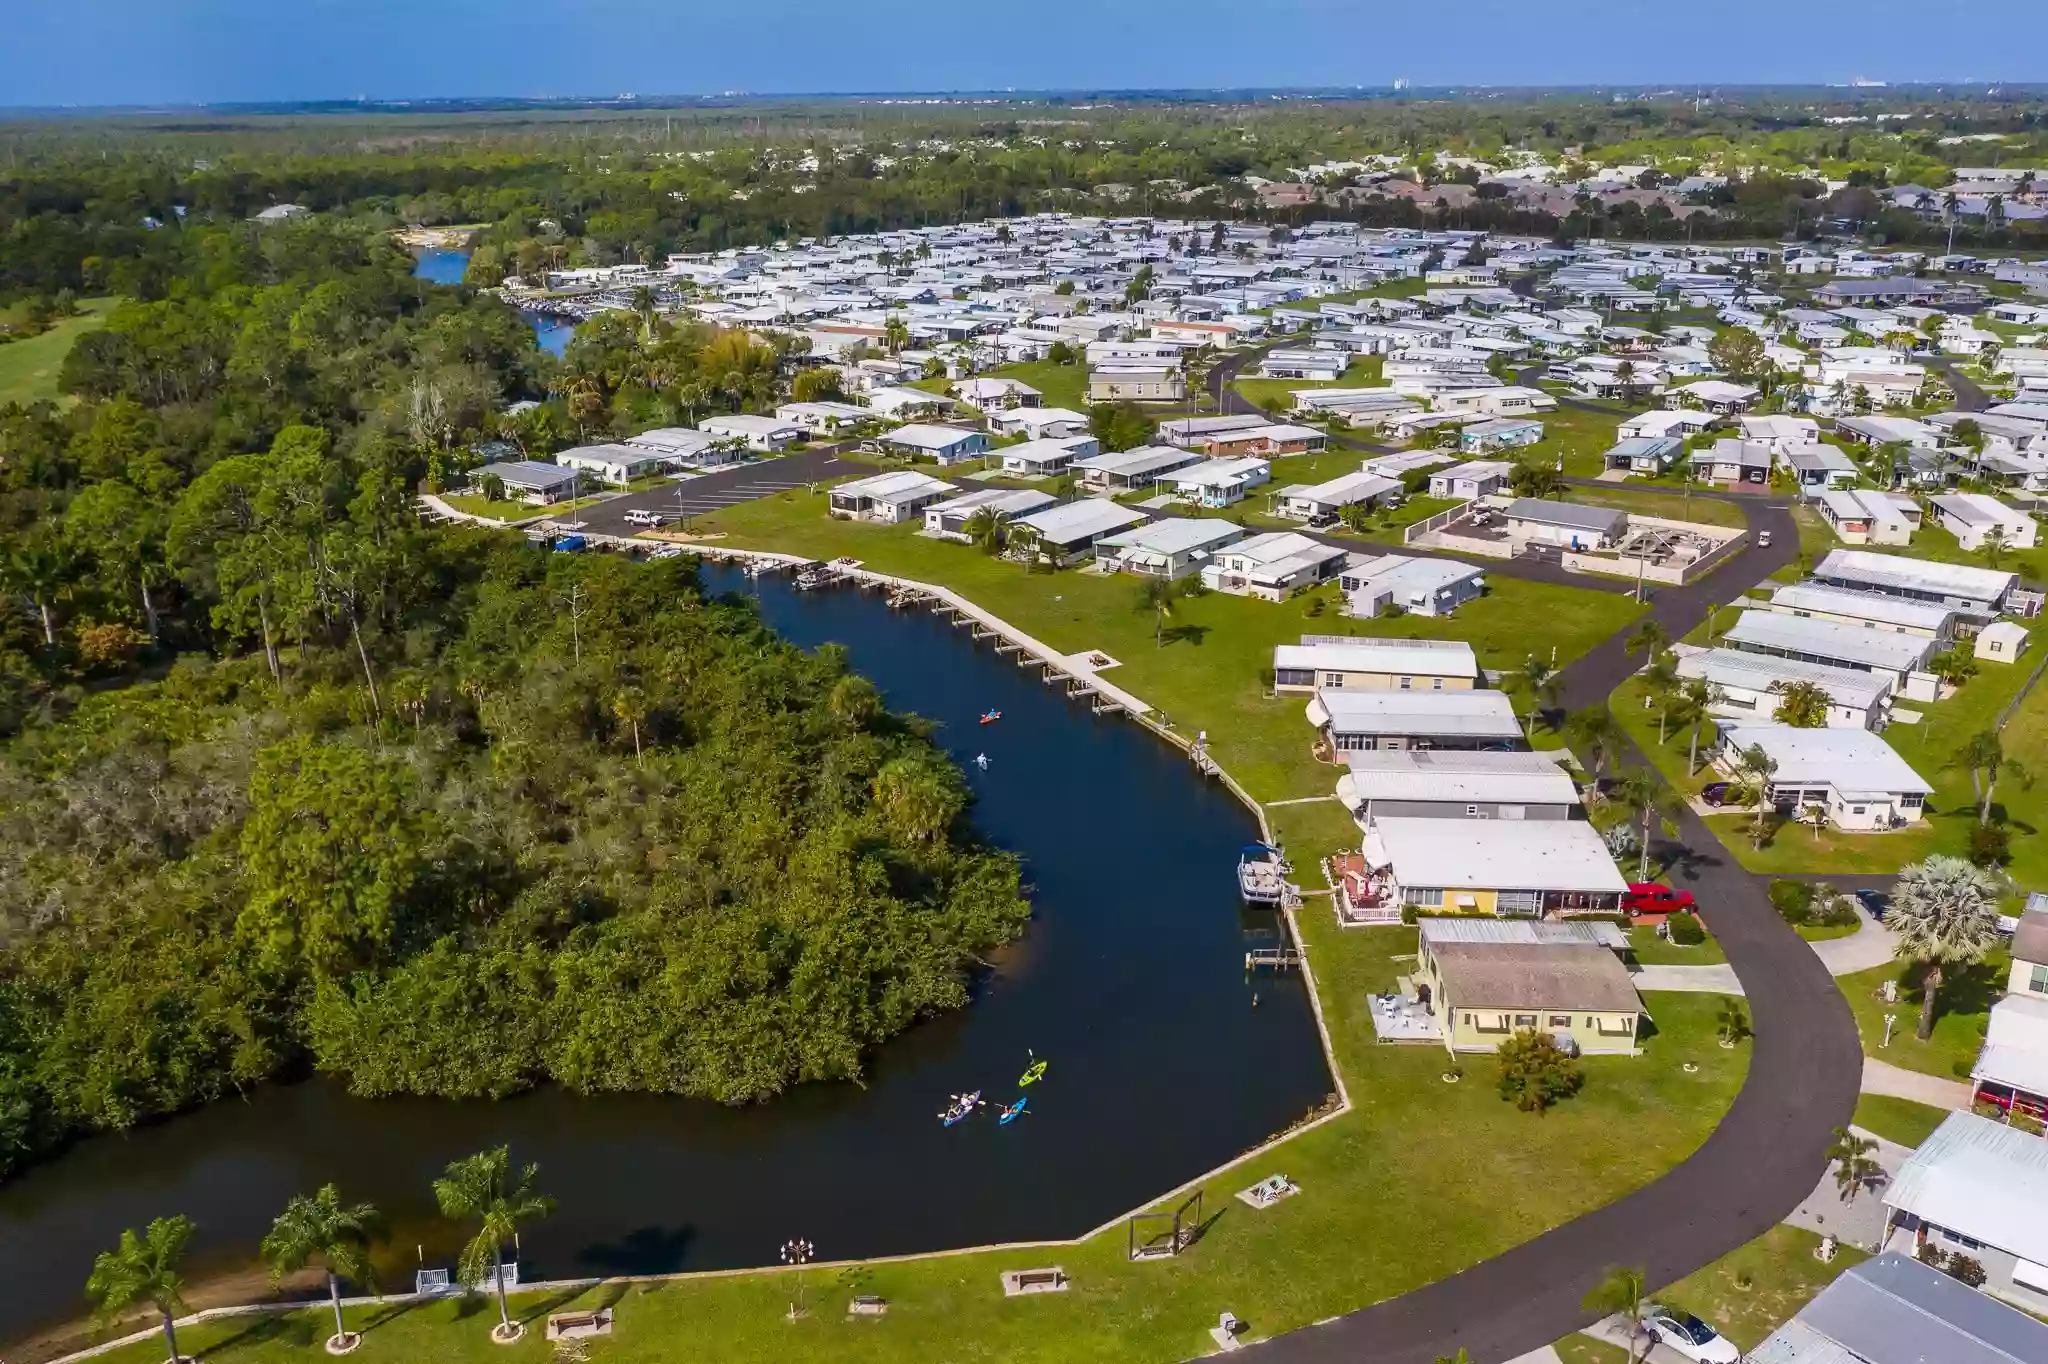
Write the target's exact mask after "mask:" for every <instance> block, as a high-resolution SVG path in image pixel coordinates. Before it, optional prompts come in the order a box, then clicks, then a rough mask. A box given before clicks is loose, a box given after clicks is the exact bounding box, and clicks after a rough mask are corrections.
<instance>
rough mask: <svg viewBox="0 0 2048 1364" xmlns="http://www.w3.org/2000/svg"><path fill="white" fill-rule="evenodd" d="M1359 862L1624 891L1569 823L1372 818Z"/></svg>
mask: <svg viewBox="0 0 2048 1364" xmlns="http://www.w3.org/2000/svg"><path fill="white" fill-rule="evenodd" d="M1365 860H1366V861H1367V863H1369V864H1370V865H1372V866H1376V867H1384V866H1391V867H1392V868H1393V872H1394V879H1395V880H1396V881H1399V882H1400V883H1401V884H1402V885H1404V886H1429V887H1434V886H1441V887H1443V888H1445V889H1447V890H1448V889H1459V888H1463V889H1472V890H1581V891H1605V892H1610V893H1613V894H1617V895H1618V894H1621V893H1622V892H1624V891H1626V890H1627V889H1628V882H1627V881H1626V880H1624V879H1623V877H1622V874H1621V872H1620V870H1619V869H1618V868H1617V867H1616V866H1615V865H1614V858H1613V857H1612V856H1611V855H1610V854H1609V853H1608V851H1607V844H1606V842H1605V840H1603V839H1602V838H1601V837H1600V835H1599V833H1598V832H1597V831H1596V830H1595V829H1594V828H1593V826H1592V825H1591V824H1588V823H1586V822H1585V821H1583V820H1576V819H1538V820H1500V819H1379V818H1375V819H1374V820H1373V821H1372V824H1371V826H1370V827H1369V828H1368V829H1367V830H1366V833H1365ZM2042 1144H2043V1146H2044V1147H2048V1142H2044V1143H2042Z"/></svg>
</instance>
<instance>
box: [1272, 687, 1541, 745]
mask: <svg viewBox="0 0 2048 1364" xmlns="http://www.w3.org/2000/svg"><path fill="white" fill-rule="evenodd" d="M1318 712H1320V715H1319V714H1318ZM1308 718H1309V723H1310V724H1312V725H1315V726H1317V727H1318V728H1321V727H1322V726H1324V725H1328V726H1329V727H1330V729H1331V730H1333V731H1334V732H1336V733H1339V734H1371V735H1381V734H1388V735H1392V734H1400V735H1428V736H1430V737H1434V738H1451V737H1459V738H1474V739H1502V740H1514V739H1520V738H1521V737H1522V724H1521V721H1520V720H1518V719H1516V717H1515V706H1514V702H1513V701H1512V700H1510V699H1509V697H1508V695H1507V693H1505V692H1498V691H1484V690H1481V689H1478V688H1474V689H1472V690H1469V691H1420V692H1415V691H1373V692H1367V691H1342V690H1325V691H1319V692H1317V693H1316V697H1315V699H1314V700H1313V701H1310V702H1309V703H1308Z"/></svg>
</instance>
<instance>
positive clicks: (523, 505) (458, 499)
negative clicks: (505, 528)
mask: <svg viewBox="0 0 2048 1364" xmlns="http://www.w3.org/2000/svg"><path fill="white" fill-rule="evenodd" d="M440 498H441V500H442V501H443V502H446V503H447V504H448V505H449V506H451V507H453V508H455V510H457V511H460V512H468V513H469V514H470V515H471V516H488V517H490V518H491V519H492V520H494V521H503V522H505V523H506V524H508V525H513V524H517V523H518V522H521V521H531V520H534V519H535V518H537V517H543V516H546V517H555V518H558V519H559V518H561V517H565V516H572V515H574V514H575V513H576V512H579V511H584V510H587V509H588V508H591V507H594V506H596V505H597V504H598V503H600V502H603V501H606V500H607V499H605V498H602V497H581V498H578V499H577V500H576V501H574V502H570V501H568V500H567V499H564V500H563V501H560V502H551V503H549V504H548V505H547V506H545V507H537V506H535V505H533V504H532V503H530V502H516V501H512V500H510V499H501V500H499V501H497V502H493V501H491V500H490V499H489V498H487V497H485V496H484V495H483V494H482V493H442V494H440Z"/></svg>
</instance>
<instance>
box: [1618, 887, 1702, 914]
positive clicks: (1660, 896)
mask: <svg viewBox="0 0 2048 1364" xmlns="http://www.w3.org/2000/svg"><path fill="white" fill-rule="evenodd" d="M1621 907H1622V909H1623V910H1624V911H1625V912H1626V913H1627V914H1628V917H1629V918H1631V919H1640V918H1642V917H1643V916H1644V915H1645V914H1655V915H1665V914H1690V913H1692V912H1693V901H1692V892H1691V891H1689V890H1673V889H1672V888H1671V887H1669V886H1667V885H1664V884H1662V883H1661V882H1657V881H1631V882H1629V883H1628V894H1626V895H1624V896H1622V897H1621Z"/></svg>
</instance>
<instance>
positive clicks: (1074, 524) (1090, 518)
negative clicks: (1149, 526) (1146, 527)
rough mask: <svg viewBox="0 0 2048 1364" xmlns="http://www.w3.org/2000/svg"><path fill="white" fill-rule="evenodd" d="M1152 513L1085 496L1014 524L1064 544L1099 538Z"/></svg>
mask: <svg viewBox="0 0 2048 1364" xmlns="http://www.w3.org/2000/svg"><path fill="white" fill-rule="evenodd" d="M1150 519H1151V516H1150V515H1149V514H1148V513H1146V512H1141V511H1138V510H1136V509H1135V508H1132V507H1126V506H1124V505H1123V504H1121V503H1119V502H1113V501H1111V500H1110V499H1109V498H1106V497H1084V498H1082V499H1081V500H1080V501H1078V502H1066V503H1062V504H1061V505H1059V506H1057V507H1049V508H1047V509H1046V510H1044V511H1042V512H1034V513H1032V514H1031V515H1030V516H1020V517H1018V518H1017V520H1016V521H1015V522H1013V523H1012V524H1013V525H1017V526H1024V527H1028V528H1029V529H1030V530H1031V531H1032V532H1033V533H1035V534H1036V535H1037V536H1038V538H1039V539H1041V540H1045V541H1049V542H1051V543H1052V544H1056V545H1063V544H1069V543H1072V542H1073V541H1075V540H1085V539H1093V538H1099V537H1101V536H1103V535H1106V534H1108V533H1109V532H1111V531H1118V530H1122V529H1124V528H1125V527H1126V526H1134V525H1137V524H1139V523H1140V522H1143V521H1149V520H1150Z"/></svg>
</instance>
